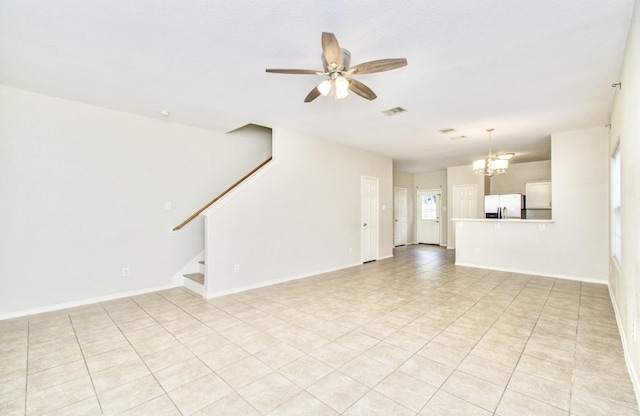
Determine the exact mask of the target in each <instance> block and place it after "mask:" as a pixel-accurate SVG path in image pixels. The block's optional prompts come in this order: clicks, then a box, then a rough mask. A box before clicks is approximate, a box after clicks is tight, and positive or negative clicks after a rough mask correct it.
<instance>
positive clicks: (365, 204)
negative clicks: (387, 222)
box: [362, 176, 378, 263]
mask: <svg viewBox="0 0 640 416" xmlns="http://www.w3.org/2000/svg"><path fill="white" fill-rule="evenodd" d="M377 259H378V178H368V177H366V176H363V177H362V262H363V263H366V262H368V261H373V260H377Z"/></svg>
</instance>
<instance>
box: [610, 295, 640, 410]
mask: <svg viewBox="0 0 640 416" xmlns="http://www.w3.org/2000/svg"><path fill="white" fill-rule="evenodd" d="M608 287H609V297H610V298H611V304H612V305H613V312H614V314H615V316H616V323H617V324H618V332H620V338H621V340H622V351H623V353H624V361H625V363H626V364H627V370H628V371H629V377H630V378H631V384H633V390H634V391H635V393H636V402H637V403H638V410H640V378H639V377H638V373H636V372H635V370H634V368H633V363H632V362H631V357H630V356H629V350H628V349H627V337H626V334H625V331H624V326H623V325H622V321H621V320H620V314H619V313H618V304H617V303H616V298H615V296H613V289H612V288H611V285H610V284H609V285H608Z"/></svg>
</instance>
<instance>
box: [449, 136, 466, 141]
mask: <svg viewBox="0 0 640 416" xmlns="http://www.w3.org/2000/svg"><path fill="white" fill-rule="evenodd" d="M466 138H467V136H454V137H449V140H462V139H466Z"/></svg>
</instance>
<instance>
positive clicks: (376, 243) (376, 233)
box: [360, 175, 380, 263]
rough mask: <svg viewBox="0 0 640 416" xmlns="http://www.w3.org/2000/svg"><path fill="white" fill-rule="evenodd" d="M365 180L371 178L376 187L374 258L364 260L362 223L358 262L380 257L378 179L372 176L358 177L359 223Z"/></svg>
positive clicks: (362, 210) (362, 215) (362, 221)
mask: <svg viewBox="0 0 640 416" xmlns="http://www.w3.org/2000/svg"><path fill="white" fill-rule="evenodd" d="M365 180H373V181H375V189H376V195H375V202H374V212H375V215H376V229H375V231H376V232H375V242H374V246H375V253H376V254H375V258H374V259H371V260H364V247H365V245H364V240H365V235H364V234H365V233H364V232H365V229H364V225H362V226H361V228H360V263H364V262H365V261H366V262H369V261H376V260H378V258H379V257H380V209H379V203H380V180H379V179H378V178H374V177H373V176H364V175H363V176H361V177H360V224H364V220H365V218H364V200H365V199H364V184H365Z"/></svg>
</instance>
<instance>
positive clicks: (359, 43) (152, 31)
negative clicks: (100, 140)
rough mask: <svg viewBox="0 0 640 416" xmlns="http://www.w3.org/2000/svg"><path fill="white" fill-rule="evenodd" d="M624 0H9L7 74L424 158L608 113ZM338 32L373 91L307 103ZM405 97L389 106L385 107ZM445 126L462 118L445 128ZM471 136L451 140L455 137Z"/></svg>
mask: <svg viewBox="0 0 640 416" xmlns="http://www.w3.org/2000/svg"><path fill="white" fill-rule="evenodd" d="M632 9H633V0H606V1H605V0H535V1H532V0H483V1H471V0H439V1H436V0H433V1H424V0H375V1H371V0H368V1H360V0H351V1H335V0H324V1H318V0H295V1H277V0H271V1H264V0H239V1H228V0H225V1H222V0H209V1H204V0H199V1H196V0H181V1H170V0H108V1H98V0H93V1H92V0H58V1H50V0H2V1H1V2H0V83H1V84H5V85H8V86H12V87H17V88H22V89H26V90H30V91H35V92H40V93H44V94H50V95H54V96H59V97H63V98H68V99H72V100H77V101H81V102H86V103H90V104H95V105H99V106H104V107H108V108H112V109H116V110H121V111H126V112H131V113H136V114H143V115H147V116H150V117H159V110H167V111H170V112H171V115H170V117H169V119H170V120H171V121H173V122H176V123H184V124H188V125H193V126H198V127H204V128H208V129H212V130H215V131H221V132H226V131H230V130H233V129H235V128H237V127H239V126H242V125H244V124H247V123H254V124H261V125H264V126H268V127H283V128H287V129H290V130H294V131H298V132H301V133H305V134H308V135H311V136H315V137H319V138H324V139H328V140H334V141H337V142H340V143H344V144H347V145H350V146H354V147H359V148H362V149H367V150H370V151H373V152H377V153H380V154H384V155H387V156H390V157H393V159H394V163H395V165H396V167H398V168H399V169H401V170H405V171H409V172H426V171H433V170H437V169H442V168H444V167H446V166H456V165H464V164H470V163H471V161H472V160H473V159H477V158H480V157H482V156H485V155H486V153H487V151H488V136H487V133H486V132H485V130H486V129H487V128H489V127H493V128H495V132H494V134H493V144H494V146H493V150H494V153H496V152H503V151H510V152H515V153H516V157H515V158H514V159H513V160H512V163H518V162H525V161H533V160H542V159H548V158H549V155H550V143H549V134H550V133H553V132H559V131H566V130H573V129H581V128H587V127H594V126H601V125H604V124H606V123H608V120H609V115H610V112H611V106H612V102H613V96H614V93H615V89H614V88H612V87H611V84H612V83H615V82H617V81H618V74H619V70H620V66H621V63H622V55H623V49H624V45H625V41H626V37H627V32H628V29H629V24H630V18H631V14H632ZM323 31H326V32H332V33H334V34H335V35H336V37H337V38H338V41H339V42H340V46H341V47H343V48H346V49H349V50H350V51H351V63H352V64H358V63H362V62H365V61H370V60H376V59H382V58H407V60H408V63H409V64H408V66H407V67H404V68H400V69H396V70H393V71H390V72H383V73H378V74H368V75H360V76H356V77H357V79H358V80H360V81H362V82H364V83H365V84H367V85H368V86H369V87H370V88H371V89H373V90H374V91H375V92H376V93H377V95H378V98H377V99H376V100H374V101H367V100H365V99H362V98H360V97H358V96H356V95H354V94H351V95H349V97H347V98H346V99H343V100H340V101H334V100H333V99H332V98H330V97H319V98H318V99H316V100H315V101H313V102H312V103H308V104H305V103H304V102H303V100H304V98H305V96H306V95H307V93H308V92H309V91H310V90H311V89H312V88H313V87H314V86H315V85H316V84H318V83H319V82H320V81H321V80H322V79H321V78H320V77H318V76H313V75H280V74H268V73H266V72H265V71H264V70H265V69H266V68H302V69H321V68H322V63H321V60H320V55H321V51H322V49H321V44H320V36H321V33H322V32H323ZM396 106H401V107H403V108H405V109H407V110H408V111H407V112H406V113H401V114H398V115H395V116H392V117H389V116H387V115H385V114H383V113H382V111H383V110H386V109H389V108H392V107H396ZM447 127H453V128H455V129H456V133H454V134H449V135H445V134H442V133H440V132H439V131H438V130H439V129H442V128H447ZM459 135H465V136H467V139H463V140H458V141H452V140H450V139H449V137H451V136H459Z"/></svg>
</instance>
